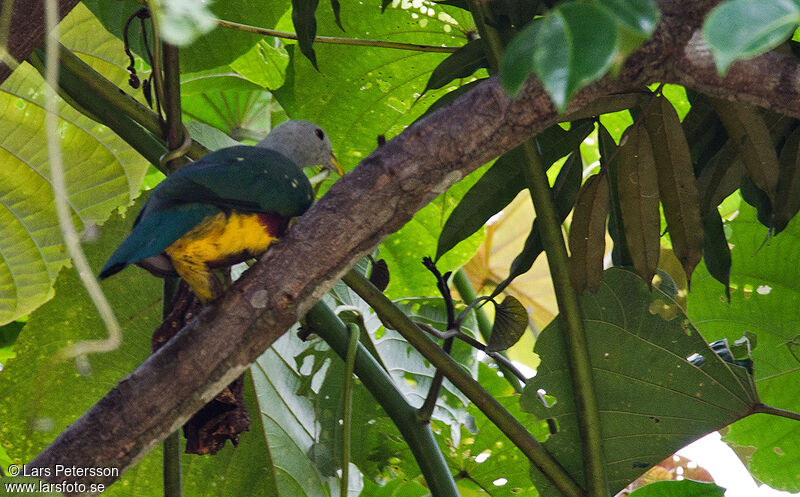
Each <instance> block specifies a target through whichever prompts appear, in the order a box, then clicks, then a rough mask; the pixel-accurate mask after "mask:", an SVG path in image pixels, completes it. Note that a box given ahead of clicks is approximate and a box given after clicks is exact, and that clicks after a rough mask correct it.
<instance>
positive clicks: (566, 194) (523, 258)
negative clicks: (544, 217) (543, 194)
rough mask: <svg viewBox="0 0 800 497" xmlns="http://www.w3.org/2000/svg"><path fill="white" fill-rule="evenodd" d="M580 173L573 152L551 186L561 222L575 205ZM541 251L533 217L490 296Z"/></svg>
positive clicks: (497, 291)
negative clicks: (519, 250) (505, 274)
mask: <svg viewBox="0 0 800 497" xmlns="http://www.w3.org/2000/svg"><path fill="white" fill-rule="evenodd" d="M582 174H583V163H582V161H581V157H580V154H579V153H574V152H573V154H572V155H570V156H569V158H568V159H567V160H566V162H564V165H563V166H561V170H560V171H559V172H558V176H557V177H556V181H555V184H554V185H553V188H552V191H553V197H554V200H555V204H556V210H557V212H558V218H559V220H560V221H561V222H562V223H563V222H564V220H565V219H566V218H567V215H568V214H569V212H570V211H571V210H572V206H573V205H575V199H576V198H577V197H578V191H579V190H580V188H581V178H582ZM542 251H544V245H542V237H541V235H540V234H539V223H538V220H537V219H534V220H533V223H531V231H530V232H529V233H528V238H526V239H525V245H524V246H523V248H522V252H520V254H519V255H518V256H517V257H515V258H514V260H513V261H512V262H511V268H510V269H509V271H508V277H506V279H504V280H503V281H502V282H500V284H499V285H497V287H495V289H494V290H493V291H492V294H491V297H492V298H494V297H496V296H497V295H500V292H502V291H503V290H505V288H506V287H507V286H508V285H510V284H511V282H512V281H514V278H516V277H517V276H519V275H521V274H525V273H526V272H528V270H529V269H530V268H531V266H533V263H534V261H535V260H536V258H537V257H538V256H539V254H541V253H542Z"/></svg>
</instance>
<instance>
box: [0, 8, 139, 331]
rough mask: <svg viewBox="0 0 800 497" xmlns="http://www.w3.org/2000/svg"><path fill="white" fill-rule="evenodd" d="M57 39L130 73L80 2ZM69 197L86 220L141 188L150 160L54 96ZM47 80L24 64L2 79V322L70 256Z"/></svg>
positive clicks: (33, 301) (30, 304)
mask: <svg viewBox="0 0 800 497" xmlns="http://www.w3.org/2000/svg"><path fill="white" fill-rule="evenodd" d="M61 30H62V37H61V38H62V41H63V42H64V44H65V45H67V46H68V47H69V48H71V49H73V50H75V51H76V52H77V53H79V54H81V56H82V58H83V59H84V60H85V61H86V62H88V63H89V64H90V65H92V66H93V67H94V68H95V69H96V70H98V71H100V72H101V73H102V74H104V75H105V76H106V77H107V78H109V79H111V80H112V81H114V82H115V83H117V84H120V85H122V84H124V82H125V81H127V79H128V76H127V74H126V73H125V70H124V67H125V66H126V65H127V59H126V57H125V55H124V53H123V52H122V44H121V43H120V42H119V41H118V40H116V39H114V38H113V37H112V36H111V35H109V34H108V33H106V32H105V31H104V30H103V29H102V28H101V27H100V25H99V23H97V21H96V20H95V19H94V18H93V17H92V15H91V13H90V12H89V11H88V10H87V9H85V8H84V7H82V6H80V5H78V6H77V7H76V8H75V9H73V11H72V12H71V13H70V15H69V16H67V17H66V18H65V19H64V21H63V22H62V23H61ZM58 115H59V117H60V120H59V134H60V136H61V145H62V147H63V156H64V168H65V175H66V181H67V193H68V196H69V205H70V207H71V208H72V214H73V219H74V220H75V221H77V222H78V223H79V224H81V225H83V226H90V225H92V224H94V223H97V222H101V221H103V220H104V219H106V218H107V217H108V215H109V214H110V213H111V211H112V210H114V209H115V208H117V207H120V206H124V205H127V204H129V203H130V202H131V200H132V199H133V198H135V197H136V196H137V195H138V192H139V185H141V182H142V179H143V177H144V174H145V171H146V170H147V167H148V164H147V162H146V161H145V160H144V159H143V158H142V157H141V156H140V155H139V154H138V153H136V152H135V151H133V149H132V148H131V147H130V146H128V145H127V144H126V143H125V142H124V141H122V140H121V139H120V138H118V137H117V136H116V135H114V134H113V133H111V132H110V131H109V129H108V128H106V127H105V126H101V125H99V124H97V123H95V122H94V121H92V120H90V119H88V118H87V117H85V116H83V115H82V114H80V113H78V112H77V111H76V110H75V109H73V108H72V107H70V106H69V105H67V104H66V103H65V102H63V101H61V100H59V105H58ZM44 117H45V111H44V82H43V81H42V78H41V77H40V76H39V73H38V72H36V71H35V70H34V69H33V68H32V67H31V66H29V65H28V64H22V65H20V66H19V67H18V68H17V69H16V70H15V71H14V73H13V74H12V75H11V77H9V78H8V79H7V80H6V81H5V82H4V83H3V84H2V86H0V119H2V122H3V126H2V127H0V149H2V151H1V152H0V204H2V207H1V208H0V254H2V256H0V323H7V322H9V321H12V320H14V319H15V318H17V317H19V316H21V315H24V314H27V313H29V312H31V311H32V310H34V309H35V308H36V307H38V306H39V305H41V304H42V303H43V302H45V301H46V300H47V299H48V298H50V297H51V296H52V289H51V287H52V284H53V282H54V281H55V278H56V275H57V274H58V271H59V269H61V267H62V266H63V265H64V264H65V263H66V262H67V254H66V251H65V249H64V246H63V244H62V240H61V234H60V231H59V228H58V220H57V216H56V212H55V207H54V206H53V194H52V189H51V185H50V165H49V162H48V157H47V153H46V140H45V129H44Z"/></svg>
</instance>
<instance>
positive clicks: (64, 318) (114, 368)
mask: <svg viewBox="0 0 800 497" xmlns="http://www.w3.org/2000/svg"><path fill="white" fill-rule="evenodd" d="M142 203H143V201H142V200H140V201H139V202H137V204H138V205H141V204H142ZM137 210H138V208H131V209H129V212H128V216H127V218H126V219H120V217H119V216H118V215H116V214H115V215H114V216H113V217H112V218H111V219H109V220H108V221H107V222H106V223H105V225H104V226H103V227H102V228H101V229H100V235H99V238H98V239H97V241H96V242H94V243H87V244H85V245H84V250H85V252H86V256H87V258H88V259H89V263H90V264H91V265H92V267H93V268H95V269H99V268H100V266H102V264H103V262H104V261H105V258H106V257H107V256H108V254H109V253H111V252H112V251H113V250H114V248H115V247H116V245H117V244H118V243H119V242H120V241H121V240H122V238H123V237H124V236H125V235H127V233H128V231H129V227H130V225H131V223H132V221H133V217H134V216H135V213H136V212H135V211H137ZM55 288H56V297H55V298H54V299H53V300H52V301H50V302H48V303H47V304H45V305H44V306H42V307H41V308H40V309H39V310H38V311H37V312H36V313H34V314H33V315H32V316H31V318H30V320H29V321H28V322H27V323H26V324H25V327H24V328H23V329H22V332H21V333H20V335H19V338H18V339H17V342H16V344H15V346H14V351H15V352H16V357H15V358H13V359H11V360H10V361H8V363H7V364H5V368H4V370H3V372H2V374H0V392H3V396H2V399H0V409H2V416H0V425H2V428H0V437H2V439H3V443H4V445H5V447H6V449H7V450H8V452H9V455H10V456H11V457H12V458H14V459H15V460H17V461H29V460H30V459H32V458H33V457H34V456H35V455H36V454H38V453H39V451H41V450H42V449H43V448H44V447H45V446H46V445H47V444H48V443H50V442H51V441H52V440H53V438H55V436H56V435H58V433H60V432H61V431H62V430H63V429H64V428H66V427H67V426H68V425H69V424H70V423H72V422H74V421H75V420H76V419H77V418H78V417H79V416H80V415H82V414H83V413H84V412H85V411H86V410H87V409H88V408H89V407H91V406H92V405H93V404H94V403H95V402H97V400H98V399H99V398H100V397H102V396H103V395H104V394H105V393H106V392H107V391H108V390H109V389H110V388H111V387H113V386H114V385H115V384H116V383H117V382H118V381H119V380H120V379H122V378H123V377H124V376H125V375H127V374H128V373H130V372H131V371H132V370H133V369H134V368H135V367H136V366H138V365H139V364H140V363H142V362H143V361H144V359H146V358H147V356H148V355H149V354H150V335H151V334H152V331H153V329H155V327H156V326H158V324H159V323H160V311H161V305H160V304H161V283H160V281H159V280H157V279H155V278H153V277H151V276H150V275H149V274H147V273H146V272H144V271H142V270H141V269H138V268H135V269H130V270H129V271H126V272H125V273H122V274H120V275H119V276H118V277H116V278H111V279H109V280H106V281H104V282H103V283H102V288H103V290H104V291H105V293H106V295H107V296H108V298H109V300H110V303H111V305H112V307H113V308H114V310H115V313H116V316H117V319H118V320H119V322H120V324H121V325H122V332H123V345H122V346H121V347H120V348H119V349H117V350H115V351H114V352H110V353H107V354H95V355H91V356H90V357H89V362H90V364H91V371H90V373H89V374H88V375H85V376H84V375H81V374H79V373H78V371H77V370H76V366H75V363H74V362H73V361H66V362H56V360H55V357H54V356H55V354H56V353H57V352H58V351H59V350H61V349H62V348H64V347H66V346H67V345H69V344H71V343H74V342H75V341H77V340H85V339H97V338H102V337H104V336H105V334H106V330H105V327H104V326H103V323H102V321H101V320H100V317H99V316H98V315H97V311H96V309H95V308H94V305H93V304H92V302H91V300H90V299H89V297H88V295H86V291H85V290H84V288H83V285H82V284H81V282H80V279H79V278H78V275H77V272H76V271H75V269H73V268H70V269H65V270H63V271H62V272H61V275H60V276H59V278H58V281H57V283H56V287H55ZM145 465H146V463H145ZM136 472H137V470H135V469H134V470H133V471H131V472H130V473H131V474H135V473H136Z"/></svg>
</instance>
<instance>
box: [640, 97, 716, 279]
mask: <svg viewBox="0 0 800 497" xmlns="http://www.w3.org/2000/svg"><path fill="white" fill-rule="evenodd" d="M644 123H645V128H646V129H647V133H648V136H649V138H650V143H651V144H652V147H653V158H654V159H655V164H656V171H657V173H658V193H659V195H660V197H661V203H662V204H663V205H664V217H665V218H666V219H667V229H668V230H669V235H670V239H671V240H672V248H673V250H674V252H675V255H676V256H677V257H678V260H679V261H681V265H682V266H683V270H684V272H685V273H686V278H687V279H688V280H690V281H691V277H692V272H693V271H694V268H695V266H697V264H698V263H699V262H700V259H701V258H702V257H703V224H702V221H701V218H700V202H699V200H698V194H697V185H696V183H695V178H694V171H693V169H692V158H691V155H690V152H689V144H688V142H687V141H686V135H684V133H683V128H682V127H681V121H680V118H679V117H678V113H677V112H675V108H674V107H673V106H672V104H671V103H670V102H669V100H667V99H666V98H664V97H658V98H657V99H656V101H655V102H653V104H652V105H651V106H650V109H649V110H648V113H647V115H646V116H645V121H644Z"/></svg>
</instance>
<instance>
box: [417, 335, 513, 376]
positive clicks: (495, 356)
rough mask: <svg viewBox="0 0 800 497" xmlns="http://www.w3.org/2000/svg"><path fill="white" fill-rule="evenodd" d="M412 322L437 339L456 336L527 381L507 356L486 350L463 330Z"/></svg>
mask: <svg viewBox="0 0 800 497" xmlns="http://www.w3.org/2000/svg"><path fill="white" fill-rule="evenodd" d="M414 324H416V325H417V326H419V327H420V329H421V330H422V331H425V332H427V333H429V334H431V335H433V336H435V337H436V338H438V339H439V340H445V339H451V338H458V339H459V340H461V341H462V342H464V343H466V344H467V345H469V346H470V347H473V348H475V349H477V350H480V351H481V352H483V353H484V354H486V355H487V356H489V357H491V358H492V359H494V360H495V361H497V363H498V364H499V365H500V366H501V367H502V368H504V369H508V371H509V372H510V373H511V374H513V375H514V376H516V377H517V378H519V379H520V380H522V383H525V382H526V381H528V378H526V377H525V375H524V374H522V372H521V371H520V370H519V369H517V368H516V367H515V366H514V364H513V363H512V362H511V361H509V360H508V358H506V357H504V356H503V355H501V354H500V353H499V352H491V351H489V352H487V351H486V348H487V347H486V345H484V344H482V343H481V342H479V341H477V340H475V339H474V338H472V337H471V336H469V335H467V334H466V333H464V332H463V331H458V330H453V329H450V330H447V331H439V330H437V329H436V328H434V327H433V326H431V325H429V324H428V323H421V322H419V321H414ZM515 383H516V384H517V385H519V382H515ZM512 386H513V383H512Z"/></svg>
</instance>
